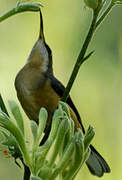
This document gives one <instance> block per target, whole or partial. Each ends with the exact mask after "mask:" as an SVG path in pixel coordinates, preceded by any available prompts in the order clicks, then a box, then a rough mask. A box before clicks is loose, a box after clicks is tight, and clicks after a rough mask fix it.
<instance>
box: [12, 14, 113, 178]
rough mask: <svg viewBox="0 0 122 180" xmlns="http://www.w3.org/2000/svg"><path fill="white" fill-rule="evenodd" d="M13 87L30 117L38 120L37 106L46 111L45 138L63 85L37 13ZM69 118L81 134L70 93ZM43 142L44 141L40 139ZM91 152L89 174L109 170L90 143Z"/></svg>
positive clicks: (78, 116)
mask: <svg viewBox="0 0 122 180" xmlns="http://www.w3.org/2000/svg"><path fill="white" fill-rule="evenodd" d="M15 87H16V91H17V96H18V99H19V101H20V103H21V105H22V107H23V109H24V111H25V113H26V114H27V116H28V117H29V119H31V120H35V121H36V122H37V123H38V115H39V111H40V108H41V107H45V108H46V109H47V111H48V123H47V127H46V130H45V138H44V140H43V141H45V140H46V137H47V136H48V134H49V129H50V128H49V127H50V124H51V117H52V114H53V112H54V110H55V109H56V108H57V106H58V102H59V100H60V99H61V97H62V95H63V93H64V90H65V87H64V86H63V85H62V83H61V82H60V81H59V80H58V79H56V78H55V76H54V74H53V67H52V51H51V49H50V47H49V46H48V45H47V43H46V42H45V37H44V32H43V19H42V14H41V12H40V34H39V38H38V40H37V42H36V43H35V45H34V47H33V49H32V51H31V53H30V55H29V57H28V59H27V62H26V64H25V65H24V67H23V68H22V69H21V70H20V71H19V73H18V74H17V76H16V79H15ZM67 104H68V105H69V107H70V113H71V117H72V119H73V121H74V123H75V130H77V128H81V129H82V131H83V133H85V130H84V127H83V124H82V121H81V118H80V115H79V113H78V111H77V109H76V107H75V105H74V103H73V102H72V100H71V98H70V96H69V97H68V99H67ZM43 143H44V142H43ZM90 149H91V154H90V156H89V158H88V160H87V161H86V164H87V166H88V168H89V170H90V172H91V173H92V174H93V175H96V176H98V177H101V176H103V174H104V173H108V172H110V168H109V166H108V164H107V163H106V161H105V160H104V159H103V157H102V156H101V155H100V154H99V153H98V152H97V151H96V149H95V148H94V147H93V146H92V145H90Z"/></svg>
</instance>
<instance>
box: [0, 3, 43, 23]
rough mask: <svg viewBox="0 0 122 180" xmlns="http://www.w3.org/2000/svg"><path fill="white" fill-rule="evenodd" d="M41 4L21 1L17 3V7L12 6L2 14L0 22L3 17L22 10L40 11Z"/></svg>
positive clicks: (5, 17)
mask: <svg viewBox="0 0 122 180" xmlns="http://www.w3.org/2000/svg"><path fill="white" fill-rule="evenodd" d="M40 6H41V4H39V3H23V4H19V5H18V6H17V7H14V8H12V9H11V10H9V11H8V12H6V13H5V14H3V15H2V16H0V22H2V21H4V20H5V19H7V18H9V17H11V16H13V15H15V14H17V13H22V12H24V11H40Z"/></svg>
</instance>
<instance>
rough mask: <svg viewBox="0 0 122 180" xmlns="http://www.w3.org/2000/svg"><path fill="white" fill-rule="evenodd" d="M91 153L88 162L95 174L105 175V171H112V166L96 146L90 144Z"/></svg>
mask: <svg viewBox="0 0 122 180" xmlns="http://www.w3.org/2000/svg"><path fill="white" fill-rule="evenodd" d="M90 149H91V154H90V156H89V159H88V160H87V161H86V164H87V166H88V168H89V170H90V172H91V173H92V174H93V175H96V176H98V177H101V176H103V174H104V173H109V172H110V167H109V166H108V164H107V163H106V161H105V160H104V159H103V157H102V156H101V155H100V154H99V153H98V152H97V151H96V150H95V148H94V147H93V146H92V145H90Z"/></svg>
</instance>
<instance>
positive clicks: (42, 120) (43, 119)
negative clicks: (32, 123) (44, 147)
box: [37, 108, 48, 145]
mask: <svg viewBox="0 0 122 180" xmlns="http://www.w3.org/2000/svg"><path fill="white" fill-rule="evenodd" d="M47 118H48V113H47V110H46V109H45V108H41V109H40V112H39V128H38V132H37V141H38V145H39V144H40V138H41V135H42V133H43V132H44V130H45V127H46V123H47Z"/></svg>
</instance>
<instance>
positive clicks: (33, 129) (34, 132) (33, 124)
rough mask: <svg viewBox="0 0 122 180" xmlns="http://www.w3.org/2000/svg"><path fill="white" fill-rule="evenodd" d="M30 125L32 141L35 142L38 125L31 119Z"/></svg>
mask: <svg viewBox="0 0 122 180" xmlns="http://www.w3.org/2000/svg"><path fill="white" fill-rule="evenodd" d="M30 125H31V132H32V135H33V141H34V142H35V141H36V138H37V130H38V126H37V123H36V122H35V121H33V120H31V121H30Z"/></svg>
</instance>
